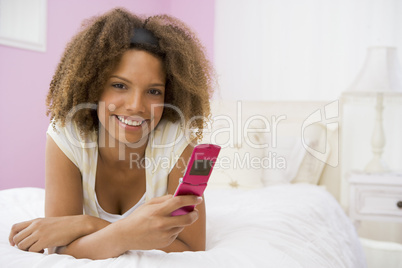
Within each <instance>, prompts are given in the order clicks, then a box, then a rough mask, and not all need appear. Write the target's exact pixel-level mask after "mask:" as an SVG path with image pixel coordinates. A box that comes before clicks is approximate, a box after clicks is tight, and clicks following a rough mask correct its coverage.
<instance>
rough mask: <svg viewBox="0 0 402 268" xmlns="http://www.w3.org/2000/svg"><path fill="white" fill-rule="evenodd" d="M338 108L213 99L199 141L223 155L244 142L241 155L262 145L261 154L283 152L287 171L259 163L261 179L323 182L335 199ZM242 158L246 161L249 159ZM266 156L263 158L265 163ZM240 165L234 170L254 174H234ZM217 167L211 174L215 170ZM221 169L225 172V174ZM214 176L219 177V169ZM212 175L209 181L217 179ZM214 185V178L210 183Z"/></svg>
mask: <svg viewBox="0 0 402 268" xmlns="http://www.w3.org/2000/svg"><path fill="white" fill-rule="evenodd" d="M338 109H339V108H338V102H337V101H335V102H330V101H328V102H327V101H312V102H310V101H222V100H214V101H212V103H211V111H212V122H213V123H212V125H211V126H209V128H207V129H206V131H205V134H204V140H203V142H213V143H216V144H219V145H221V146H223V148H226V149H223V150H231V151H230V152H228V154H227V155H233V153H234V152H235V153H237V152H240V151H241V148H244V147H245V148H244V152H243V156H244V155H245V154H247V152H251V154H253V153H255V152H257V153H258V152H259V151H258V150H260V151H261V150H264V154H265V156H266V155H267V154H270V156H272V155H274V156H276V158H277V159H278V156H281V155H286V161H288V165H289V166H288V168H287V170H285V169H283V170H280V168H278V169H277V170H275V169H272V168H264V165H261V166H262V169H263V171H262V173H261V174H262V178H263V181H264V178H265V179H267V178H273V177H274V178H281V179H283V178H284V177H285V179H286V180H289V181H291V182H292V183H303V182H305V183H313V184H318V185H321V186H324V187H325V188H326V189H327V190H328V191H329V192H330V193H331V194H332V195H333V196H334V197H335V198H336V199H337V200H338V201H339V200H340V181H341V180H340V174H341V173H340V167H339V152H338V151H339V142H338V141H339V139H338V123H339V122H338V119H339V112H338ZM229 132H231V133H229ZM232 132H233V133H232ZM253 133H256V134H253ZM253 135H254V136H253ZM261 137H263V138H261ZM261 139H264V140H263V141H262V140H261ZM250 144H251V145H255V144H259V145H263V146H261V147H265V148H264V149H261V148H260V149H256V148H254V147H255V146H251V147H250V146H249V145H250ZM247 146H249V147H247ZM248 157H249V158H248V160H250V159H252V157H251V158H250V156H248ZM271 158H272V157H271ZM222 160H224V159H222ZM232 160H233V159H232ZM254 160H255V159H254ZM257 160H258V159H257ZM257 160H256V161H257ZM271 160H272V159H271ZM271 160H270V159H268V158H265V161H266V163H267V162H268V161H271ZM274 160H275V159H274ZM242 161H243V162H241V163H240V164H244V165H245V160H244V159H243V160H242ZM271 162H272V161H271ZM243 169H244V166H243V168H240V169H238V170H237V171H236V175H237V176H251V177H257V176H258V174H257V173H255V172H256V169H258V168H254V169H250V170H249V171H248V173H244V174H243V175H240V173H241V172H243ZM221 171H222V170H221ZM221 171H216V172H215V171H214V173H217V174H219V172H221ZM260 171H261V170H260ZM225 172H226V173H225V174H226V175H227V174H228V173H229V172H228V171H225ZM253 172H254V173H253ZM267 172H268V173H267ZM220 175H221V177H222V176H223V175H224V174H223V173H221V174H220ZM229 179H230V178H229ZM217 180H218V179H217ZM217 180H215V181H216V182H218V181H217ZM276 180H277V181H278V179H276ZM249 181H250V180H249ZM277 181H274V182H273V183H274V184H275V183H277ZM230 183H236V182H230ZM264 183H265V184H267V183H268V184H269V183H271V182H266V181H265V182H264ZM218 184H219V182H218V183H217V184H216V185H218Z"/></svg>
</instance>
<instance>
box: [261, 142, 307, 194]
mask: <svg viewBox="0 0 402 268" xmlns="http://www.w3.org/2000/svg"><path fill="white" fill-rule="evenodd" d="M268 137H271V136H270V135H269V136H268ZM269 145H270V146H269V148H267V149H266V156H267V157H268V159H269V166H266V167H265V168H264V173H263V178H262V181H263V183H264V186H270V185H275V184H283V183H290V182H291V181H292V180H293V179H294V178H295V177H296V174H297V171H298V170H299V167H300V165H301V163H302V160H303V158H304V157H305V155H306V150H305V149H304V147H303V146H302V143H301V141H300V138H297V137H288V136H280V137H277V138H276V140H275V143H274V142H272V141H271V144H269Z"/></svg>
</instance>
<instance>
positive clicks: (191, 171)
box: [171, 144, 221, 216]
mask: <svg viewBox="0 0 402 268" xmlns="http://www.w3.org/2000/svg"><path fill="white" fill-rule="evenodd" d="M220 150H221V147H220V146H218V145H214V144H199V145H197V146H195V147H194V150H193V153H192V154H191V158H190V161H189V162H188V165H187V168H186V171H185V173H184V176H183V178H181V179H180V182H179V186H178V187H177V189H176V192H175V193H174V196H178V195H197V196H202V194H203V193H204V190H205V188H206V187H207V183H208V179H209V177H210V176H211V172H212V169H213V167H214V165H215V162H216V159H217V158H218V154H219V151H220ZM193 210H194V206H186V207H182V208H179V209H177V210H175V211H173V212H172V214H171V215H172V216H178V215H184V214H187V213H189V212H191V211H193Z"/></svg>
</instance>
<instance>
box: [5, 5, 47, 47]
mask: <svg viewBox="0 0 402 268" xmlns="http://www.w3.org/2000/svg"><path fill="white" fill-rule="evenodd" d="M46 18H47V0H0V44H2V45H7V46H13V47H18V48H23V49H30V50H36V51H42V52H44V51H46V23H47V19H46Z"/></svg>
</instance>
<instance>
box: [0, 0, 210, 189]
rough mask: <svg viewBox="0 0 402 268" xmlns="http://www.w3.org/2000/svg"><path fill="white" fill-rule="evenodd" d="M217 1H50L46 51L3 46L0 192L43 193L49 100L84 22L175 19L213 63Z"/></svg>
mask: <svg viewBox="0 0 402 268" xmlns="http://www.w3.org/2000/svg"><path fill="white" fill-rule="evenodd" d="M214 3H215V0H207V1H189V0H147V1H143V0H113V1H111V0H86V1H81V0H69V1H57V0H49V1H48V28H47V36H48V40H47V51H46V52H45V53H43V52H35V51H29V50H23V49H18V48H12V47H7V46H3V45H0V100H1V103H0V190H1V189H7V188H14V187H28V186H31V187H42V188H43V187H44V177H45V172H44V170H45V141H46V129H47V127H48V125H49V119H48V118H47V117H46V116H45V113H46V109H45V108H46V107H45V98H46V94H47V90H48V86H49V83H50V80H51V78H52V75H53V72H54V70H55V68H56V66H57V63H58V61H59V59H60V56H61V54H62V52H63V50H64V47H65V45H66V43H67V42H68V41H69V40H70V38H71V37H72V36H73V35H74V33H75V32H76V31H77V29H78V28H79V26H80V24H81V21H82V20H83V19H85V18H88V17H91V16H93V15H97V14H101V13H103V12H105V11H107V10H109V9H111V8H114V7H118V6H121V7H125V8H127V9H128V10H131V11H133V12H135V13H138V14H145V15H152V14H161V13H166V14H171V15H174V16H176V17H178V18H179V19H182V20H183V21H185V22H186V23H187V24H188V25H189V26H190V27H192V29H193V30H194V31H196V32H197V33H198V34H199V37H200V39H201V41H202V42H203V43H204V45H205V47H206V49H207V53H208V57H209V58H210V59H211V60H212V59H213V27H214V5H215V4H214Z"/></svg>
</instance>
